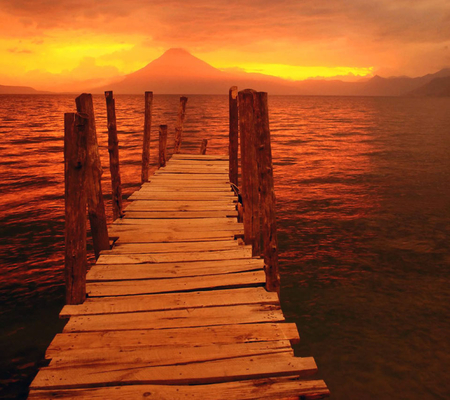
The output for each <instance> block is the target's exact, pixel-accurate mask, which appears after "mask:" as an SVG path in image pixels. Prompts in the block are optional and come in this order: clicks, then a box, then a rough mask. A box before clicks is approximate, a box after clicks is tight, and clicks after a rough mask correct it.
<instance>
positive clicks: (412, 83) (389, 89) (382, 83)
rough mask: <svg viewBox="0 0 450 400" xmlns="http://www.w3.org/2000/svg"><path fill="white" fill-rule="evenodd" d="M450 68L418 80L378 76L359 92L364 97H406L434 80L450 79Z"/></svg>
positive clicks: (405, 77)
mask: <svg viewBox="0 0 450 400" xmlns="http://www.w3.org/2000/svg"><path fill="white" fill-rule="evenodd" d="M449 76H450V68H444V69H442V70H440V71H438V72H436V73H434V74H428V75H424V76H421V77H418V78H409V77H407V76H400V77H391V78H382V77H380V76H378V75H376V76H374V77H373V78H372V79H370V80H369V81H367V82H366V83H365V84H364V85H363V86H362V87H361V88H360V90H359V91H357V92H356V94H358V95H362V96H406V95H409V93H411V92H413V91H415V90H416V89H418V88H420V87H421V86H423V85H426V84H428V83H429V82H431V81H432V80H433V79H436V78H442V77H449Z"/></svg>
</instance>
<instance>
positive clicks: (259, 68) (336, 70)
mask: <svg viewBox="0 0 450 400" xmlns="http://www.w3.org/2000/svg"><path fill="white" fill-rule="evenodd" d="M240 68H242V69H243V70H244V71H245V72H250V73H257V74H265V75H271V76H277V77H279V78H283V79H290V80H297V81H299V80H303V79H308V78H316V77H322V78H330V77H336V76H354V77H362V76H367V75H372V73H373V70H374V68H373V67H368V68H355V67H320V66H315V67H306V66H294V65H283V64H256V63H244V64H241V65H240Z"/></svg>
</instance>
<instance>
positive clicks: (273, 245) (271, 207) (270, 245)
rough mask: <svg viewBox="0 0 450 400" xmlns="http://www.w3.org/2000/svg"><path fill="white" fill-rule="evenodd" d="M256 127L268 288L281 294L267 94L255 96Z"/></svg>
mask: <svg viewBox="0 0 450 400" xmlns="http://www.w3.org/2000/svg"><path fill="white" fill-rule="evenodd" d="M255 125H256V137H257V144H258V146H257V153H258V154H257V159H258V170H259V179H260V185H259V191H260V202H261V219H262V224H261V225H262V236H263V256H264V264H265V270H266V289H267V290H268V291H269V292H278V293H279V292H280V275H279V272H278V242H277V222H276V215H275V190H274V185H273V164H272V149H271V144H270V129H269V108H268V105H267V93H265V92H258V93H256V94H255Z"/></svg>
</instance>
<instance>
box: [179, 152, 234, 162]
mask: <svg viewBox="0 0 450 400" xmlns="http://www.w3.org/2000/svg"><path fill="white" fill-rule="evenodd" d="M171 160H199V161H204V160H208V161H209V160H218V161H228V156H227V155H226V154H204V155H202V154H186V153H185V154H174V155H173V156H172V158H171Z"/></svg>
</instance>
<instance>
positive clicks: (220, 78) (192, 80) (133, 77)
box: [91, 49, 298, 94]
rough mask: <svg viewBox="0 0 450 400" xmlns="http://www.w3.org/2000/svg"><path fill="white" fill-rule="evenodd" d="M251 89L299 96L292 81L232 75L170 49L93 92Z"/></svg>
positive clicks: (243, 74) (129, 92)
mask: <svg viewBox="0 0 450 400" xmlns="http://www.w3.org/2000/svg"><path fill="white" fill-rule="evenodd" d="M233 85H237V86H238V87H239V88H242V89H243V88H247V87H251V88H253V89H255V90H259V91H267V92H270V93H272V94H298V90H297V89H296V88H295V87H294V85H292V82H290V81H286V80H284V79H280V78H276V77H272V76H267V75H262V74H247V73H244V72H242V73H239V74H233V73H228V72H223V71H220V70H219V69H217V68H214V67H212V66H211V65H209V64H208V63H206V62H204V61H202V60H200V59H199V58H197V57H195V56H193V55H192V54H190V53H189V52H187V51H186V50H183V49H170V50H167V51H166V52H165V53H164V54H163V55H162V56H161V57H159V58H157V59H156V60H154V61H152V62H151V63H149V64H147V65H146V66H145V67H144V68H142V69H140V70H138V71H136V72H133V73H131V74H129V75H127V76H126V77H125V78H124V79H123V80H122V81H119V82H116V83H112V84H110V85H108V86H102V87H97V88H94V89H92V90H91V91H92V92H94V93H99V92H103V91H104V90H113V91H114V92H115V93H118V94H120V93H122V94H133V93H142V92H144V91H145V90H151V91H153V92H154V93H158V94H220V93H228V89H229V88H230V86H233Z"/></svg>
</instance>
